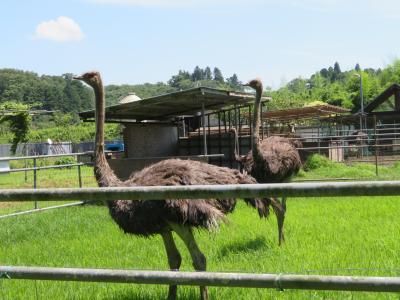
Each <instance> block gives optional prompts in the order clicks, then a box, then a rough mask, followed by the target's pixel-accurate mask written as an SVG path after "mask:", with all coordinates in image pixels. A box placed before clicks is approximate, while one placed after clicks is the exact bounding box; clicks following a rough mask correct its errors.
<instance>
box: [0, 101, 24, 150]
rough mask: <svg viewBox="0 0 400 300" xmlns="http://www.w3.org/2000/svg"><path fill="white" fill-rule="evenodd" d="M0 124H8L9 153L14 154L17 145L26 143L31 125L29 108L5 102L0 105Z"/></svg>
mask: <svg viewBox="0 0 400 300" xmlns="http://www.w3.org/2000/svg"><path fill="white" fill-rule="evenodd" d="M0 112H1V113H2V114H3V115H2V116H1V117H0V124H2V123H8V126H9V128H10V130H11V133H12V136H13V137H12V141H11V142H12V144H11V153H13V154H15V152H16V151H17V146H18V144H19V143H26V142H27V141H28V138H27V137H28V133H29V128H30V124H31V116H30V115H29V106H28V105H26V104H21V103H17V102H13V101H7V102H4V103H2V104H1V105H0Z"/></svg>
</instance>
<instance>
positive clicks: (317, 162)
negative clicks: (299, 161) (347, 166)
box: [304, 154, 334, 171]
mask: <svg viewBox="0 0 400 300" xmlns="http://www.w3.org/2000/svg"><path fill="white" fill-rule="evenodd" d="M333 165H334V163H333V162H332V161H330V160H329V158H327V157H326V156H323V155H319V154H313V155H311V156H309V157H308V159H307V161H306V162H305V163H304V171H311V170H315V169H318V168H322V167H329V166H333Z"/></svg>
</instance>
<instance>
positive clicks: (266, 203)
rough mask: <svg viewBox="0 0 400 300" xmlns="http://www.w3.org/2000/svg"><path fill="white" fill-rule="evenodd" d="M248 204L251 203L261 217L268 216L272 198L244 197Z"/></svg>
mask: <svg viewBox="0 0 400 300" xmlns="http://www.w3.org/2000/svg"><path fill="white" fill-rule="evenodd" d="M244 201H245V202H246V204H247V205H251V206H252V207H254V208H256V209H257V211H258V215H259V216H260V218H268V216H269V207H270V205H271V200H270V199H269V198H265V199H244Z"/></svg>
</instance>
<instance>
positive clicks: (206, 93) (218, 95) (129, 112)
mask: <svg viewBox="0 0 400 300" xmlns="http://www.w3.org/2000/svg"><path fill="white" fill-rule="evenodd" d="M254 97H255V95H254V94H250V93H243V92H236V91H227V90H219V89H213V88H208V87H198V88H192V89H188V90H184V91H178V92H173V93H169V94H163V95H159V96H155V97H150V98H146V99H143V100H140V101H135V102H130V103H124V104H117V105H112V106H108V107H106V121H114V122H121V123H122V122H124V121H131V122H132V121H136V122H140V121H143V120H154V121H168V120H173V119H175V118H177V117H180V116H188V115H196V114H197V113H199V112H201V111H202V110H203V109H205V110H218V109H221V108H222V107H226V106H230V105H235V104H236V105H238V104H239V105H240V104H246V103H248V102H251V101H254ZM268 99H269V97H265V98H264V100H268ZM79 116H80V117H81V118H82V119H83V120H84V121H89V120H91V119H93V118H94V110H90V111H84V112H81V113H79Z"/></svg>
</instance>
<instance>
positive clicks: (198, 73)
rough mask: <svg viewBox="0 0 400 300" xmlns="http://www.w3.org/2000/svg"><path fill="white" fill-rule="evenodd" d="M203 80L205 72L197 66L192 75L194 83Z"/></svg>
mask: <svg viewBox="0 0 400 300" xmlns="http://www.w3.org/2000/svg"><path fill="white" fill-rule="evenodd" d="M203 79H204V71H203V70H202V69H201V68H200V67H199V66H196V67H195V68H194V70H193V73H192V81H199V80H203Z"/></svg>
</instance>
